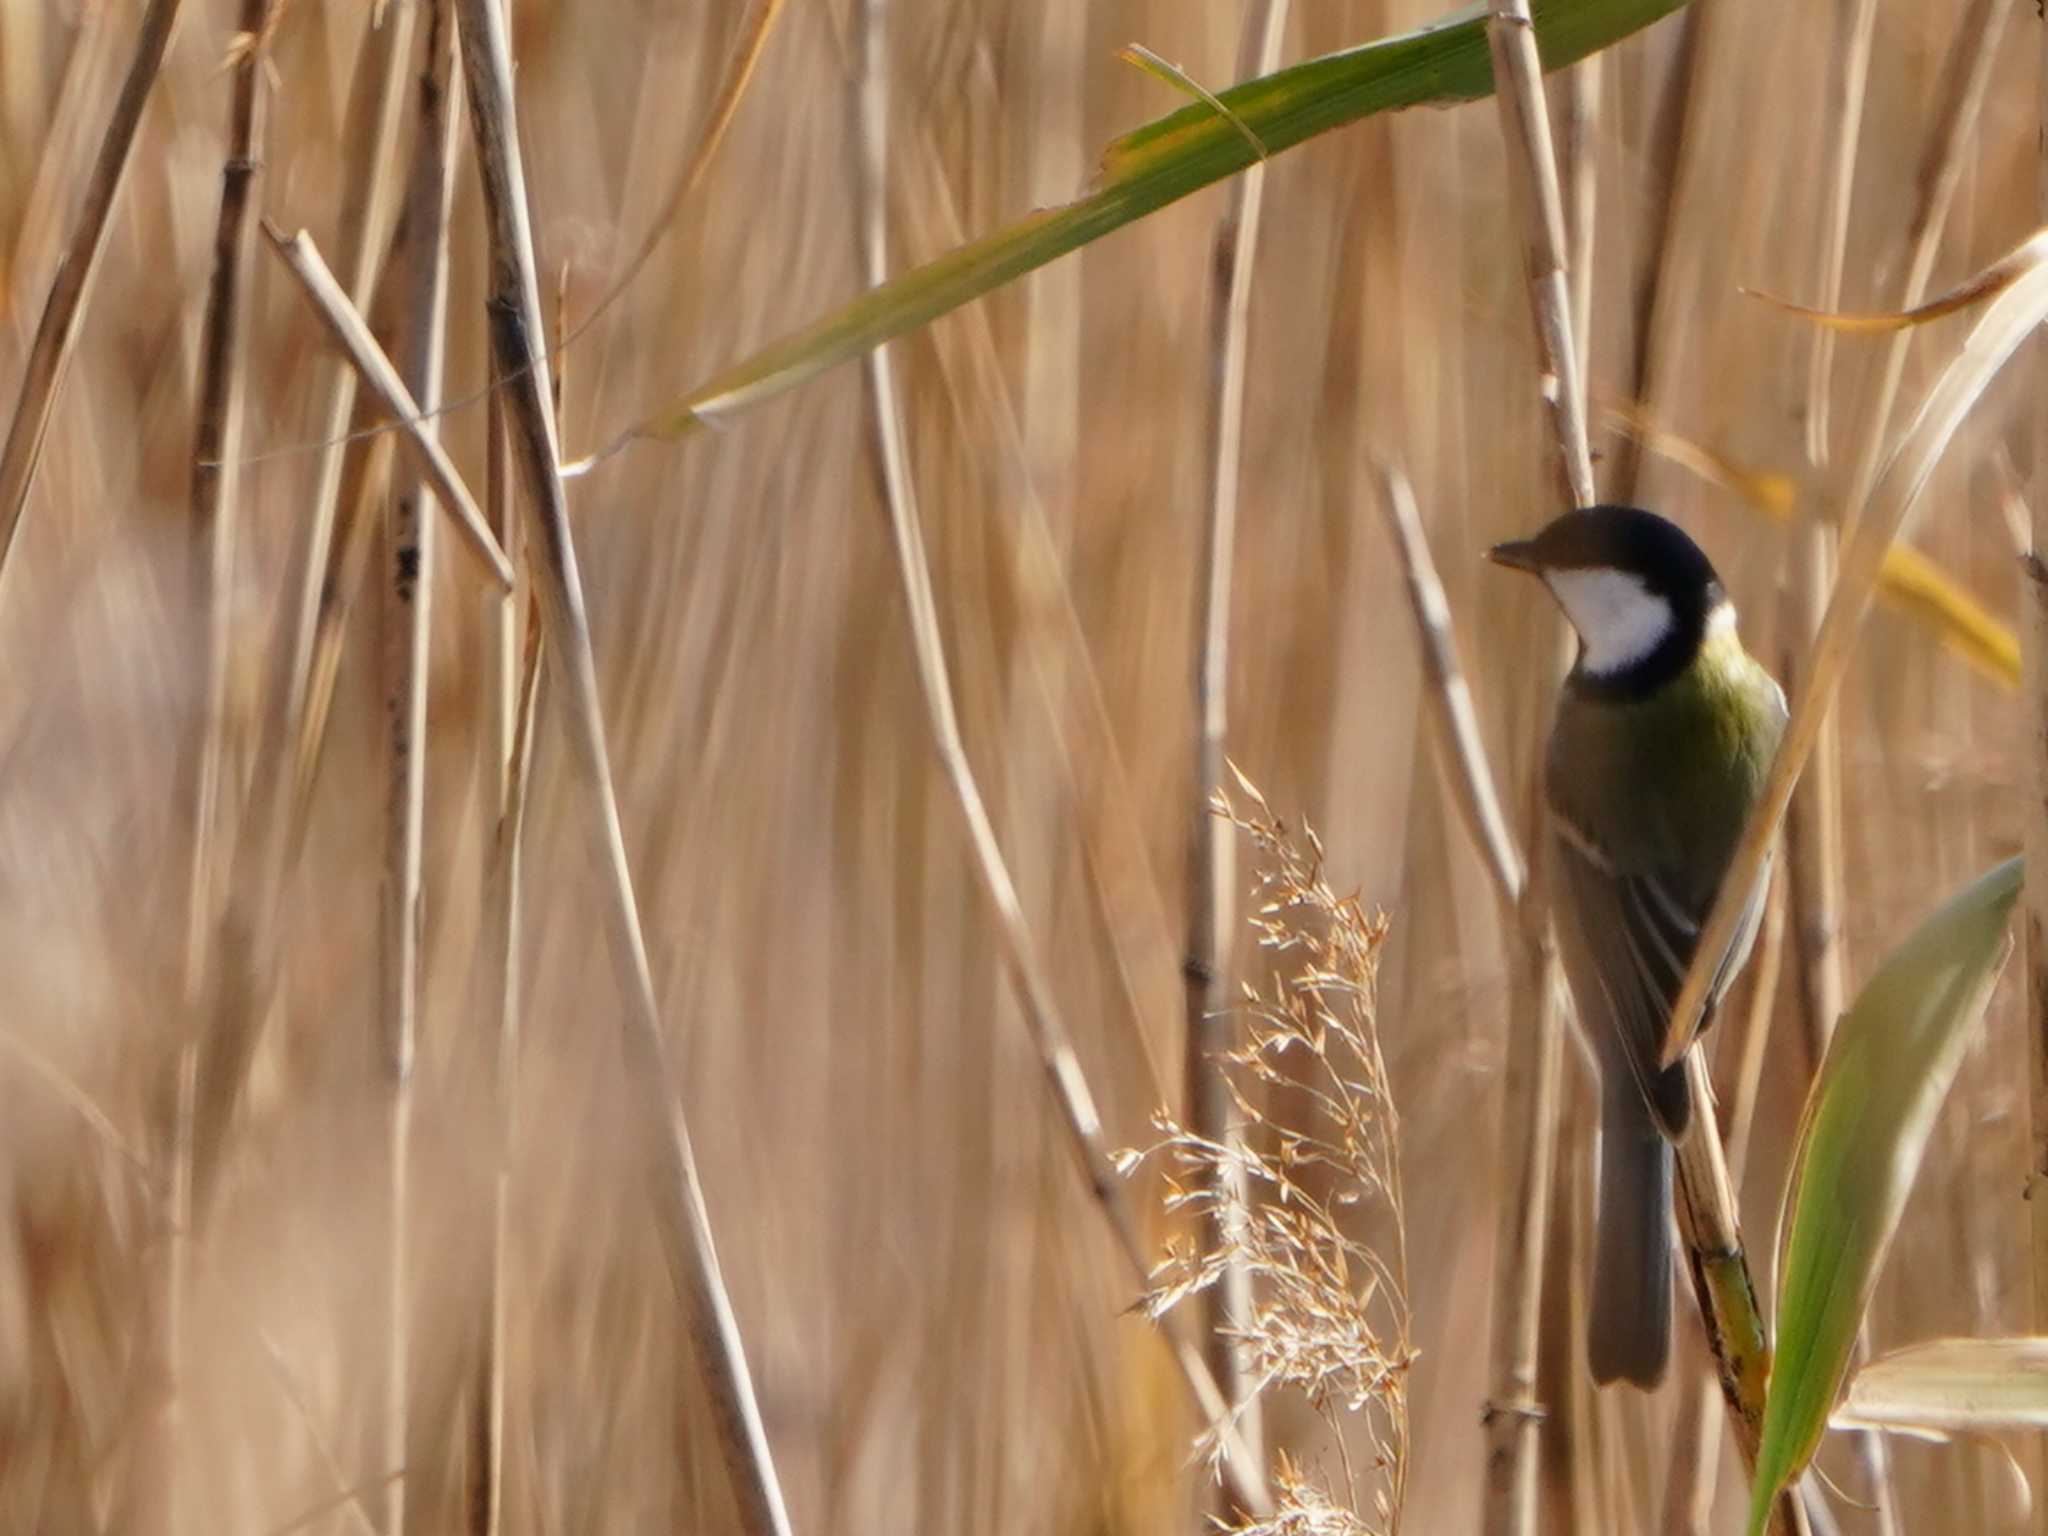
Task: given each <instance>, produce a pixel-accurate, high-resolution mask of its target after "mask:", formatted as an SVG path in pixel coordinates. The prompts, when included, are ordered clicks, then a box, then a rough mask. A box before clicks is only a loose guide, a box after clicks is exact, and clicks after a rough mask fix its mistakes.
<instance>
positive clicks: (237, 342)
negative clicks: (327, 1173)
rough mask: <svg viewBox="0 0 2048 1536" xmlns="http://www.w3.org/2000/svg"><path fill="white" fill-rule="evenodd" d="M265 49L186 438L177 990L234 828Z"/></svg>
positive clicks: (232, 172) (188, 972)
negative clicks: (188, 601)
mask: <svg viewBox="0 0 2048 1536" xmlns="http://www.w3.org/2000/svg"><path fill="white" fill-rule="evenodd" d="M270 5H271V0H242V4H241V11H240V25H241V29H242V30H243V31H244V32H246V33H248V34H249V35H251V36H252V37H254V36H259V35H261V32H262V29H263V26H264V23H265V21H266V19H267V18H268V14H269V10H270ZM269 59H270V56H269V54H268V53H267V52H266V51H264V50H262V49H259V48H251V49H249V50H248V51H247V52H246V54H245V55H244V56H243V57H242V58H241V59H240V60H239V62H237V63H236V65H235V67H234V71H233V78H234V89H233V95H232V99H231V105H230V108H229V114H228V151H227V159H226V161H225V163H224V164H223V166H222V168H221V186H220V214H219V219H218V221H217V223H216V224H215V227H214V237H213V272H212V276H211V279H210V280H209V282H208V284H207V290H206V308H205V313H204V315H203V317H202V319H201V322H200V336H201V342H200V358H199V392H198V400H197V403H196V407H195V409H196V413H197V420H196V425H195V427H194V430H193V436H192V473H191V479H190V483H189V497H188V503H187V504H188V509H189V517H190V524H191V526H190V530H189V531H190V533H191V536H192V541H193V542H192V545H191V548H190V551H189V554H188V559H189V560H190V562H191V572H192V598H193V612H194V613H195V614H197V615H200V618H199V621H198V623H199V626H200V629H199V634H200V639H201V644H200V645H199V647H198V660H199V665H200V667H201V669H202V675H203V676H204V677H205V685H204V687H205V691H204V694H203V695H202V697H203V701H204V702H203V705H202V715H201V729H202V737H201V743H200V750H199V760H198V764H197V773H196V775H195V780H194V783H193V784H192V786H191V799H190V801H189V804H190V806H191V816H192V822H191V827H192V843H191V866H190V871H189V882H188V886H187V889H188V891H189V893H190V895H189V900H188V905H187V911H186V948H185V976H186V982H185V992H186V995H187V996H188V997H191V996H196V995H197V987H198V982H197V979H196V978H198V977H199V976H200V975H201V974H202V973H203V972H204V971H205V969H206V964H207V955H206V941H207V939H208V937H209V936H210V935H211V934H212V931H213V924H214V905H215V899H216V898H215V868H216V865H217V864H218V862H220V855H221V852H222V849H221V846H220V845H221V844H222V843H223V842H231V840H232V836H233V830H232V827H233V807H231V806H224V805H223V804H222V790H221V780H222V773H223V765H224V764H225V762H226V759H227V753H228V739H227V738H228V713H229V708H228V671H229V655H228V649H229V643H230V620H231V618H232V615H233V611H234V577H235V546H236V542H237V532H238V524H239V522H240V508H239V506H238V504H237V500H236V496H237V492H238V491H239V489H240V486H241V472H240V467H239V466H240V461H241V457H242V418H243V409H242V395H243V383H242V380H243V373H244V370H243V367H242V363H243V355H242V354H243V333H244V331H245V330H246V328H247V313H248V309H249V298H248V291H247V290H248V284H247V280H246V279H247V274H248V268H249V251H250V242H251V240H252V239H253V237H254V233H255V223H254V220H253V219H252V218H251V215H252V214H253V213H254V212H255V202H254V197H253V193H254V190H255V181H256V172H257V169H258V167H259V165H260V164H261V158H262V155H263V150H264V138H265V125H266V120H267V118H268V116H269V112H268V106H269V98H270V93H269V92H268V91H267V90H266V89H265V88H264V75H265V72H266V70H267V68H268V66H269Z"/></svg>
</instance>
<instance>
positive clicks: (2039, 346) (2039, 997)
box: [2020, 27, 2048, 1475]
mask: <svg viewBox="0 0 2048 1536" xmlns="http://www.w3.org/2000/svg"><path fill="white" fill-rule="evenodd" d="M2040 48H2041V54H2040V77H2039V80H2038V83H2037V89H2038V92H2039V97H2038V100H2037V102H2036V104H2035V110H2036V112H2037V113H2038V114H2039V124H2040V129H2041V146H2040V155H2041V159H2040V165H2039V168H2038V174H2039V183H2038V188H2037V199H2038V207H2039V208H2040V210H2041V212H2042V215H2043V217H2044V218H2048V27H2043V28H2042V29H2041V44H2040ZM2034 347H2035V367H2036V369H2037V371H2038V372H2039V373H2040V374H2041V375H2043V376H2048V340H2044V339H2042V338H2041V337H2039V336H2036V337H2035V339H2034ZM2032 492H2033V493H2032V495H2031V496H2030V497H2029V498H2028V499H2029V500H2030V502H2031V503H2032V514H2033V515H2032V520H2031V532H2032V535H2033V539H2032V547H2031V548H2030V549H2029V550H2028V551H2027V553H2026V556H2025V558H2024V559H2023V560H2022V562H2021V569H2022V571H2023V573H2024V579H2023V580H2022V582H2021V584H2020V585H2021V591H2022V598H2021V604H2022V608H2023V613H2022V616H2021V619H2020V626H2021V628H2020V633H2021V636H2022V656H2023V660H2024V665H2025V669H2026V680H2025V685H2024V692H2025V694H2026V699H2027V736H2026V752H2027V766H2026V772H2027V788H2028V791H2029V793H2028V797H2027V809H2026V815H2025V817H2024V818H2023V819H2024V823H2025V838H2026V854H2027V879H2026V893H2025V912H2026V972H2027V1085H2028V1091H2027V1108H2028V1117H2029V1119H2028V1137H2027V1190H2026V1194H2027V1211H2028V1222H2029V1231H2030V1236H2031V1239H2032V1241H2031V1244H2030V1247H2031V1258H2032V1266H2031V1267H2032V1288H2033V1310H2034V1331H2035V1332H2036V1333H2048V413H2041V412H2038V411H2037V412H2036V414H2035V417H2034V481H2033V487H2032ZM2036 1467H2037V1468H2039V1469H2041V1470H2042V1471H2043V1473H2044V1475H2048V1453H2043V1455H2042V1456H2041V1457H2040V1458H2039V1459H2038V1460H2037V1462H2036Z"/></svg>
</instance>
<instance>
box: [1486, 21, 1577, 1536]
mask: <svg viewBox="0 0 2048 1536" xmlns="http://www.w3.org/2000/svg"><path fill="white" fill-rule="evenodd" d="M1487 9H1488V20H1487V28H1486V41H1487V50H1488V52H1489V53H1490V54H1491V55H1492V58H1493V76H1494V81H1495V86H1496V89H1495V92H1494V101H1495V104H1496V106H1497V108H1498V111H1499V114H1500V127H1501V139H1502V144H1503V147H1504V150H1505V154H1506V160H1507V175H1508V182H1509V185H1510V186H1511V187H1512V188H1513V196H1514V200H1515V204H1516V207H1517V210H1518V212H1519V216H1520V219H1521V222H1522V237H1523V262H1524V275H1525V276H1526V277H1527V279H1528V284H1529V307H1530V313H1531V317H1532V318H1533V319H1534V321H1535V330H1536V354H1537V366H1538V370H1539V375H1540V391H1541V393H1542V396H1543V402H1544V405H1545V407H1546V409H1547V412H1548V415H1549V418H1550V428H1551V448H1552V450H1553V451H1554V453H1555V454H1556V462H1557V470H1558V484H1559V486H1560V488H1561V490H1562V492H1563V494H1564V497H1565V500H1566V504H1567V505H1568V506H1578V507H1585V506H1591V505H1592V504H1593V503H1594V501H1595V500H1596V499H1597V497H1596V492H1595V490H1594V485H1593V459H1592V454H1591V452H1590V450H1589V448H1588V446H1587V442H1586V394H1585V386H1584V383H1583V382H1582V379H1581V376H1580V369H1579V360H1578V353H1577V350H1576V343H1575V339H1574V326H1573V321H1572V305H1571V287H1570V282H1569V279H1568V277H1567V274H1566V271H1565V249H1566V246H1565V226H1564V197H1563V193H1562V191H1561V190H1560V189H1559V186H1558V178H1557V156H1556V153H1555V151H1554V149H1553V148H1552V145H1551V139H1550V118H1549V115H1548V112H1547V111H1546V109H1545V105H1544V97H1543V71H1542V66H1541V63H1540V62H1539V60H1538V58H1537V53H1536V30H1535V24H1534V22H1533V21H1532V20H1531V19H1530V15H1529V6H1528V0H1489V4H1488V7H1487ZM1541 819H1542V811H1541V809H1540V803H1539V805H1538V806H1537V807H1535V808H1533V811H1532V815H1531V818H1530V821H1531V825H1532V826H1534V827H1540V825H1541ZM1542 846H1543V839H1542V837H1541V835H1540V833H1539V834H1538V836H1537V838H1536V839H1535V847H1536V849H1537V850H1538V860H1539V862H1538V864H1537V866H1536V868H1535V878H1534V879H1532V880H1528V881H1526V882H1525V883H1524V885H1523V888H1522V890H1521V891H1520V892H1519V893H1517V894H1516V896H1515V897H1514V899H1513V900H1512V902H1510V900H1509V898H1508V897H1507V896H1506V894H1505V888H1503V914H1504V927H1503V935H1504V937H1505V938H1506V939H1507V943H1508V945H1509V952H1510V956H1511V960H1510V966H1509V970H1510V976H1511V984H1512V988H1513V991H1512V993H1511V1002H1510V1012H1511V1014H1512V1015H1513V1017H1511V1018H1510V1020H1509V1024H1508V1034H1507V1043H1506V1052H1505V1058H1504V1061H1503V1065H1502V1085H1501V1091H1502V1106H1501V1142H1500V1146H1501V1153H1502V1171H1503V1176H1504V1179H1505V1181H1506V1182H1505V1183H1504V1185H1503V1195H1502V1204H1501V1206H1500V1209H1499V1221H1500V1231H1499V1242H1498V1245H1497V1246H1496V1248H1495V1256H1494V1266H1495V1268H1494V1306H1493V1312H1492V1328H1493V1342H1492V1350H1493V1363H1492V1368H1491V1375H1490V1387H1489V1396H1488V1400H1487V1406H1486V1413H1485V1417H1484V1423H1485V1426H1486V1436H1487V1450H1486V1484H1485V1492H1484V1496H1483V1497H1484V1509H1483V1511H1482V1525H1483V1528H1484V1529H1485V1530H1486V1531H1487V1532H1489V1533H1491V1536H1527V1533H1529V1532H1533V1531H1534V1529H1535V1526H1536V1512H1537V1497H1536V1495H1537V1482H1536V1473H1537V1449H1538V1447H1537V1437H1536V1430H1537V1426H1538V1425H1539V1423H1540V1422H1541V1410H1540V1409H1539V1408H1538V1407H1537V1405H1536V1401H1535V1398H1536V1387H1537V1371H1538V1369H1539V1364H1540V1361H1539V1343H1540V1340H1539V1336H1538V1335H1539V1327H1540V1324H1541V1319H1542V1302H1543V1242H1544V1235H1545V1232H1546V1230H1547V1228H1548V1226H1549V1221H1550V1197H1551V1174H1552V1172H1553V1170H1554V1168H1555V1166H1556V1162H1557V1157H1556V1145H1557V1135H1558V1108H1559V1104H1560V1100H1561V1098H1562V1093H1563V1072H1564V1028H1565V1025H1564V1016H1563V1012H1562V1009H1561V1007H1560V1000H1561V998H1562V995H1563V990H1564V989H1563V981H1562V975H1561V973H1560V970H1559V962H1558V956H1557V946H1556V943H1555V940H1554V939H1553V938H1552V936H1551V931H1550V924H1549V917H1548V913H1547V912H1546V911H1545V908H1544V897H1543V890H1542V883H1543V882H1542V869H1541V862H1540V860H1541V853H1540V850H1541V848H1542ZM1532 893H1533V895H1532Z"/></svg>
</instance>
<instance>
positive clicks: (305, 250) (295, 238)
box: [263, 221, 512, 592]
mask: <svg viewBox="0 0 2048 1536" xmlns="http://www.w3.org/2000/svg"><path fill="white" fill-rule="evenodd" d="M263 230H264V233H265V234H266V235H268V236H269V237H270V244H271V247H272V249H274V250H275V251H276V252H277V254H278V259H279V260H281V261H282V262H283V263H284V264H285V266H286V267H287V268H289V269H290V271H291V274H292V276H293V277H296V278H297V279H298V280H299V287H300V288H301V290H302V291H303V292H304V293H305V295H306V299H307V301H308V302H309V303H310V304H312V306H313V312H314V313H315V314H317V315H318V316H319V317H320V320H321V322H322V323H323V324H324V325H325V326H326V327H327V331H328V334H329V335H330V336H332V337H333V338H334V339H335V341H336V342H338V343H339V344H340V346H341V349H342V351H344V352H345V353H347V354H348V359H349V361H350V362H351V363H353V364H355V369H356V372H357V374H358V375H359V376H360V379H361V382H362V383H364V384H367V385H368V386H369V387H370V392H371V394H372V395H373V396H374V397H375V398H376V400H377V402H378V403H379V404H380V405H382V406H383V408H384V411H385V414H386V415H388V416H389V417H390V418H391V422H392V425H393V426H394V427H396V428H397V431H398V440H399V443H400V444H401V445H402V446H403V447H404V448H405V449H406V450H407V452H408V453H409V454H410V456H411V458H412V460H413V462H414V464H415V466H416V467H417V469H418V472H419V474H420V476H421V478H422V479H424V480H425V481H426V482H427V484H429V485H430V486H432V487H433V490H434V494H435V496H436V497H437V498H439V500H440V502H441V505H442V506H443V507H444V508H445V509H446V510H447V512H448V514H449V516H451V517H452V518H453V519H454V520H455V528H456V531H457V532H458V533H460V534H461V535H462V537H463V540H464V542H465V543H466V544H467V546H468V548H469V550H470V552H471V553H472V554H474V555H475V556H476V558H477V559H478V560H479V561H481V562H482V564H483V567H484V570H485V572H486V573H487V574H488V575H489V576H490V577H491V578H492V579H493V580H494V581H496V583H497V584H498V588H499V590H501V591H505V592H509V591H511V590H512V562H511V561H509V560H507V559H506V558H505V551H504V550H502V549H500V548H499V547H498V540H497V537H496V536H495V535H494V534H493V533H492V532H491V528H490V524H488V523H486V522H485V521H484V515H483V513H482V511H480V510H479V509H478V507H477V504H476V498H475V497H474V496H472V495H471V494H470V492H469V486H468V485H467V483H465V482H464V480H463V478H462V474H461V472H460V471H459V470H457V469H456V467H455V462H454V460H452V459H450V458H449V457H448V452H447V450H446V449H445V448H443V447H442V446H441V441H440V438H439V437H438V436H436V435H435V433H434V431H433V430H432V425H433V424H432V421H431V419H430V418H428V417H426V416H424V415H423V414H422V413H421V411H420V408H419V403H418V402H417V401H416V400H414V398H413V394H412V391H411V390H410V389H408V388H407V387H406V383H405V380H404V379H402V378H400V377H399V374H398V370H397V369H396V368H395V367H393V366H392V363H391V359H390V358H389V357H387V356H386V355H385V353H384V349H383V348H382V347H381V346H379V345H378V344H377V338H376V336H375V334H373V333H372V331H371V330H370V327H369V325H368V323H367V322H366V321H364V319H363V317H362V315H361V314H360V313H358V312H357V310H356V307H355V305H353V304H351V303H350V302H349V298H348V295H347V294H345V293H343V292H342V291H341V285H340V284H339V283H337V282H335V280H334V274H333V273H332V272H331V271H329V270H328V267H327V263H326V262H325V261H324V260H322V259H321V256H320V248H319V247H318V246H316V245H315V244H314V243H313V237H312V236H311V235H309V234H307V233H306V232H305V231H304V230H303V229H302V230H300V231H299V232H298V233H297V234H295V235H289V236H288V235H286V234H285V232H284V231H283V230H281V229H279V228H278V227H277V226H276V225H274V224H271V223H269V222H267V221H266V222H265V224H264V226H263ZM408 238H410V237H408ZM420 250H421V247H420V246H419V245H418V244H417V243H414V244H413V245H412V255H413V256H414V257H417V256H418V255H419V252H420Z"/></svg>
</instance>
